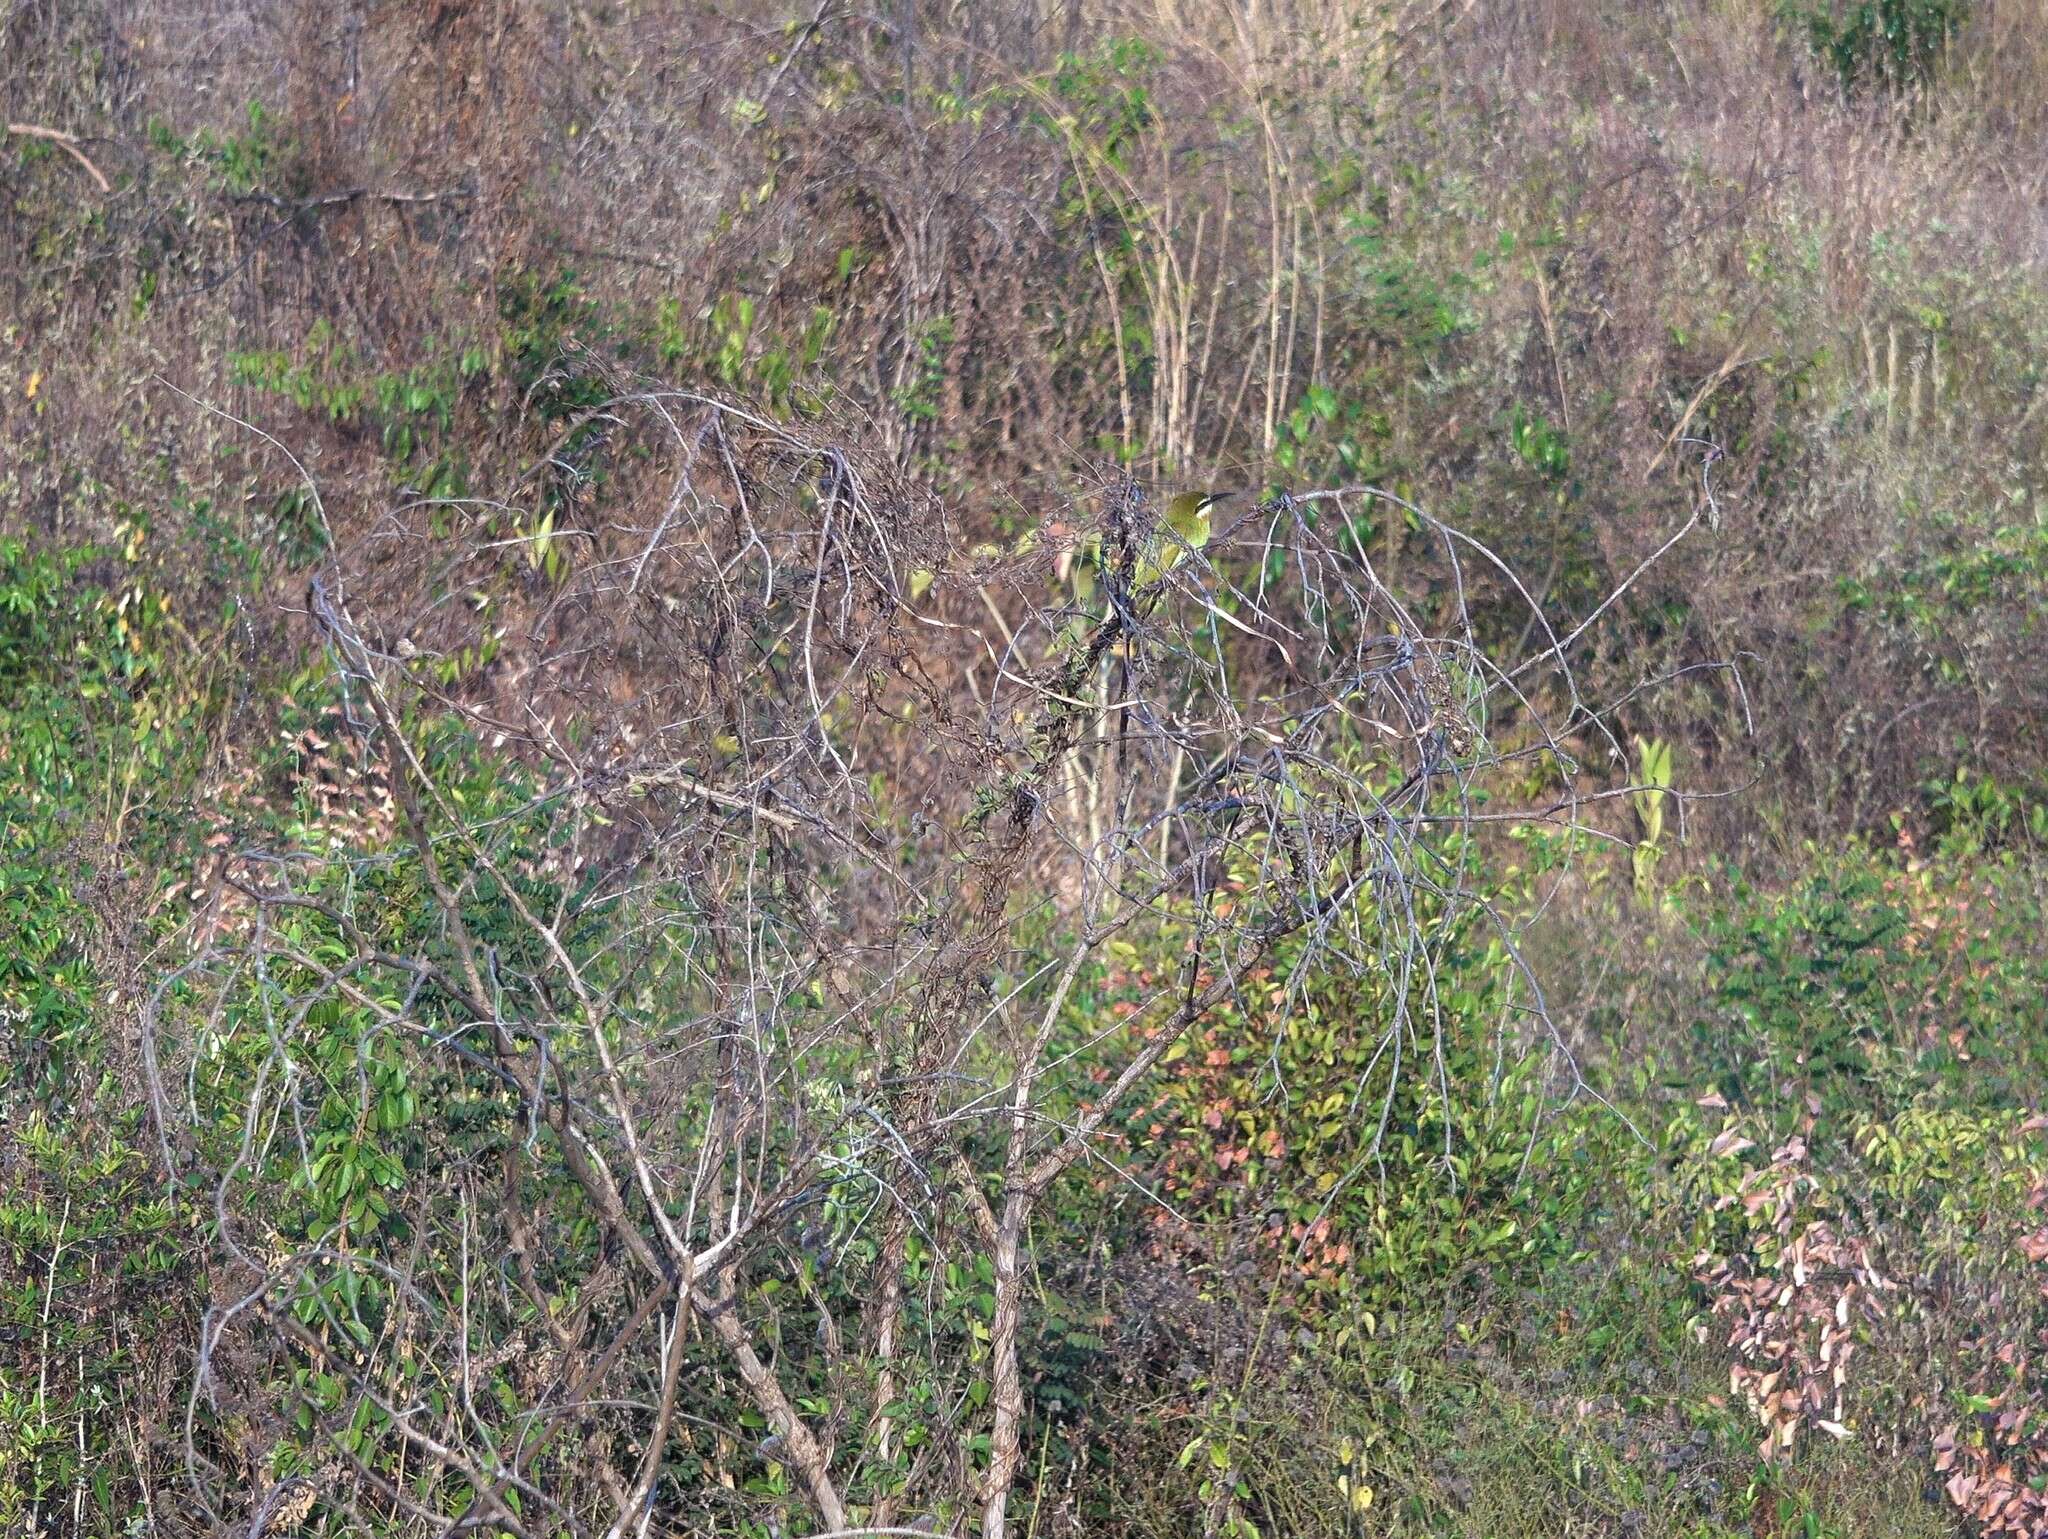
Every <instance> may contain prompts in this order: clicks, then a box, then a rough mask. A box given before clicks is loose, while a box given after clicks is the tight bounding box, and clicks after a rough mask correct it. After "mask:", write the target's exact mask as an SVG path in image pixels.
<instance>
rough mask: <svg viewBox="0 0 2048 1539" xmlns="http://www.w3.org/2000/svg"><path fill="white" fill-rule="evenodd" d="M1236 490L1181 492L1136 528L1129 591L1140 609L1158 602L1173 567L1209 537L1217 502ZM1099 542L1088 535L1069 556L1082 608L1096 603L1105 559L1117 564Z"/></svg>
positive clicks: (1090, 606) (1230, 495)
mask: <svg viewBox="0 0 2048 1539" xmlns="http://www.w3.org/2000/svg"><path fill="white" fill-rule="evenodd" d="M1236 495H1237V493H1236V492H1235V491H1194V492H1180V493H1178V494H1177V495H1175V496H1174V497H1172V498H1170V499H1169V500H1168V501H1167V504H1166V506H1165V508H1164V509H1163V510H1162V511H1161V513H1160V516H1159V518H1158V519H1157V520H1156V521H1155V522H1153V523H1151V524H1150V525H1148V526H1146V527H1145V528H1143V529H1142V530H1139V531H1137V532H1136V535H1135V538H1134V539H1133V540H1132V542H1131V543H1132V547H1133V548H1132V549H1131V550H1130V552H1129V559H1130V566H1129V582H1130V597H1131V598H1133V599H1135V600H1137V601H1139V602H1140V603H1141V604H1142V606H1143V608H1144V610H1146V611H1148V612H1149V611H1150V610H1151V609H1152V608H1154V607H1155V606H1156V605H1157V604H1158V602H1159V599H1160V596H1161V594H1162V592H1163V591H1164V590H1163V585H1164V583H1165V581H1166V579H1167V577H1168V576H1169V575H1171V573H1172V572H1173V570H1174V569H1175V568H1176V567H1178V566H1179V565H1180V564H1181V563H1182V562H1184V561H1185V560H1187V558H1188V557H1189V556H1191V555H1193V554H1195V553H1197V552H1199V551H1200V550H1201V549H1202V547H1203V546H1205V545H1207V544H1208V543H1209V535H1210V533H1211V530H1212V527H1213V514H1214V509H1215V507H1216V504H1217V503H1219V502H1223V501H1225V500H1227V499H1228V498H1231V497H1234V496H1236ZM1102 546H1103V541H1102V538H1101V537H1100V536H1091V537H1090V538H1089V539H1088V540H1087V541H1085V542H1084V543H1083V544H1082V545H1081V546H1080V547H1079V548H1077V549H1076V550H1075V552H1074V554H1073V556H1072V558H1071V563H1070V564H1071V576H1072V581H1073V585H1074V599H1075V601H1076V603H1078V604H1079V605H1080V606H1081V607H1082V608H1083V609H1085V610H1090V611H1092V610H1093V609H1094V607H1095V598H1096V588H1097V584H1098V578H1099V574H1100V572H1101V571H1102V570H1103V567H1104V564H1105V559H1108V560H1109V561H1110V563H1111V570H1115V569H1116V562H1115V557H1114V556H1111V555H1109V553H1106V552H1105V551H1104V550H1103V548H1102Z"/></svg>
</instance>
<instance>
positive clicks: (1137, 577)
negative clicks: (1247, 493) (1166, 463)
mask: <svg viewBox="0 0 2048 1539" xmlns="http://www.w3.org/2000/svg"><path fill="white" fill-rule="evenodd" d="M1229 495H1230V493H1228V492H1182V493H1180V494H1179V495H1178V496H1176V497H1174V498H1173V499H1172V500H1171V501H1169V502H1168V503H1167V504H1166V512H1165V514H1164V516H1163V517H1161V519H1160V520H1159V527H1158V528H1157V529H1155V530H1154V531H1153V533H1152V537H1151V538H1150V539H1148V540H1147V541H1146V542H1145V549H1144V550H1143V551H1142V552H1141V553H1140V554H1139V556H1138V562H1137V567H1136V569H1135V570H1134V571H1133V572H1132V573H1131V580H1132V582H1133V584H1134V585H1135V586H1137V587H1139V588H1149V587H1151V586H1152V585H1153V584H1154V583H1157V582H1159V581H1161V580H1163V579H1164V578H1165V576H1166V575H1167V573H1169V572H1171V571H1172V570H1173V569H1174V568H1175V567H1177V566H1179V565H1180V564H1181V562H1183V561H1185V560H1186V559H1187V558H1188V556H1189V555H1191V554H1192V553H1194V552H1195V551H1198V550H1200V549H1201V548H1202V547H1203V546H1204V545H1207V544H1208V543H1209V531H1210V518H1211V510H1212V509H1214V508H1215V506H1216V504H1217V503H1219V502H1221V501H1222V500H1223V499H1224V498H1225V497H1228V496H1229Z"/></svg>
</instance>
